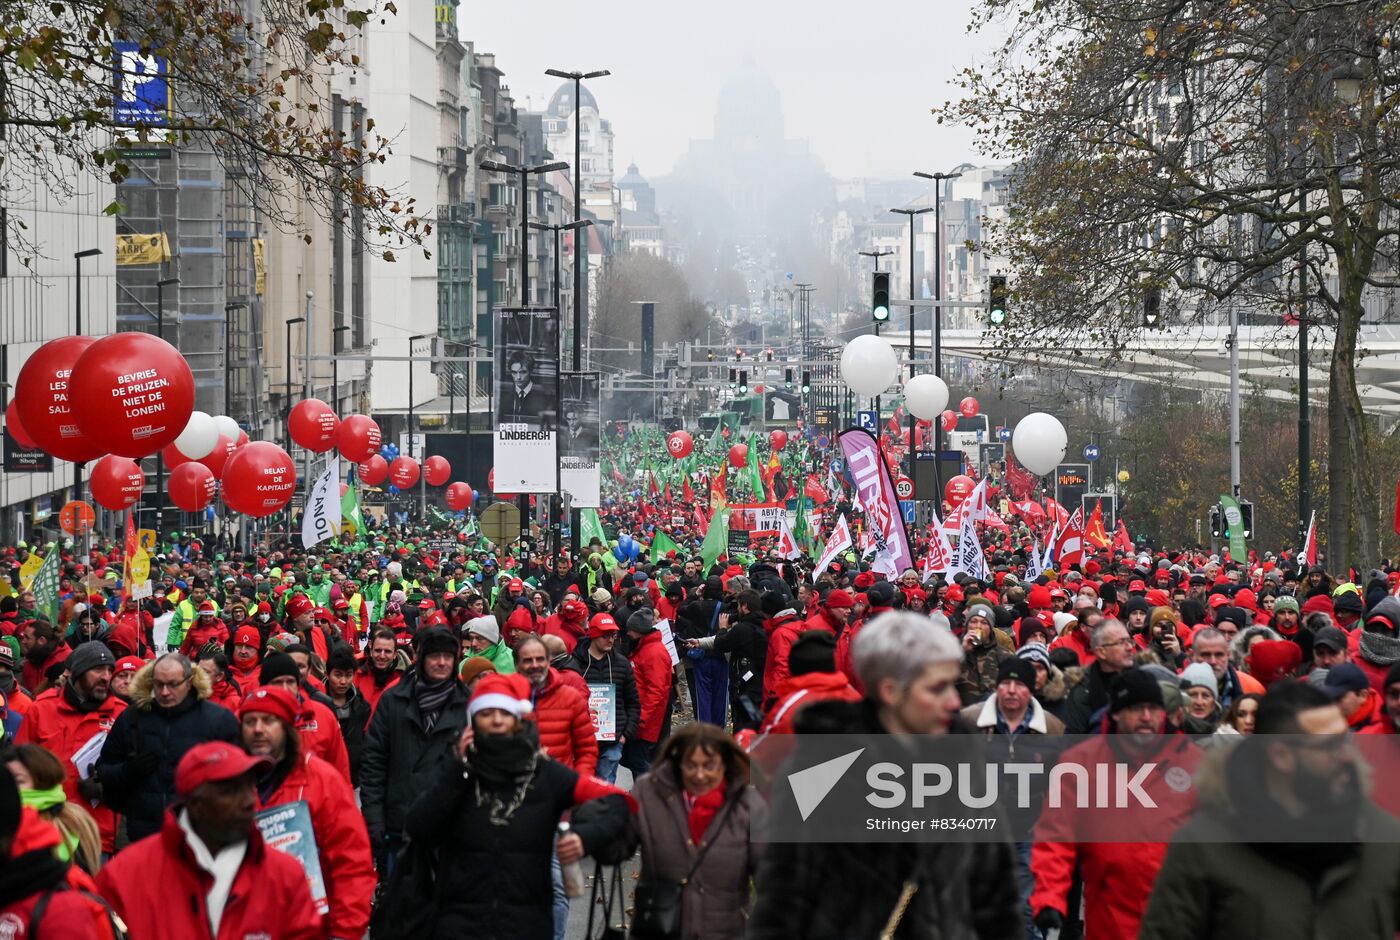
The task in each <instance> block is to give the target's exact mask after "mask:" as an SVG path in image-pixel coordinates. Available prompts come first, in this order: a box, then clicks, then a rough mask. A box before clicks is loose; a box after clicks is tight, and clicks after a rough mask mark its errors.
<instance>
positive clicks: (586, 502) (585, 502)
mask: <svg viewBox="0 0 1400 940" xmlns="http://www.w3.org/2000/svg"><path fill="white" fill-rule="evenodd" d="M559 382H560V386H559V398H560V401H561V402H562V403H563V404H562V408H561V413H562V414H563V418H564V420H563V422H562V423H561V424H560V426H559V438H558V440H559V477H560V483H561V485H562V486H563V488H564V492H565V493H568V494H569V497H570V499H571V500H572V501H573V505H574V507H575V508H578V509H597V508H598V507H599V506H601V505H602V472H601V471H600V469H599V466H598V434H599V429H600V427H601V425H600V422H599V418H598V385H599V382H598V373H596V372H565V373H564V374H563V375H562V376H560V379H559Z"/></svg>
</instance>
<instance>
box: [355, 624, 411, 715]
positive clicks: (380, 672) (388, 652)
mask: <svg viewBox="0 0 1400 940" xmlns="http://www.w3.org/2000/svg"><path fill="white" fill-rule="evenodd" d="M398 652H399V644H398V640H397V638H396V637H395V636H394V631H393V630H391V629H389V628H388V627H384V626H376V627H374V629H372V630H371V631H370V634H369V645H368V646H366V647H365V661H364V663H363V664H362V665H361V666H360V668H359V669H358V670H357V671H356V672H355V688H357V689H359V690H360V694H361V695H363V696H364V697H365V701H366V702H369V707H370V708H371V709H373V708H375V707H377V706H378V705H379V699H380V696H382V695H383V694H384V693H385V692H387V691H389V689H390V688H391V687H392V686H393V685H394V683H396V682H398V681H399V677H400V676H402V675H403V673H401V672H399V671H398V670H397V669H395V668H394V666H395V665H396V661H395V660H396V657H397V656H398Z"/></svg>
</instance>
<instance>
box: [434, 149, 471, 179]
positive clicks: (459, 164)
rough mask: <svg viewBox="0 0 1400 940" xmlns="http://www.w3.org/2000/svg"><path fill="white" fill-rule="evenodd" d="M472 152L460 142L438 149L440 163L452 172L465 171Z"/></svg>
mask: <svg viewBox="0 0 1400 940" xmlns="http://www.w3.org/2000/svg"><path fill="white" fill-rule="evenodd" d="M469 156H470V154H468V153H467V149H466V148H465V147H463V146H461V145H460V144H452V145H450V146H447V147H439V148H438V149H437V158H438V165H439V166H441V167H443V168H444V169H446V170H447V171H448V172H450V173H465V172H466V170H467V159H468V157H469Z"/></svg>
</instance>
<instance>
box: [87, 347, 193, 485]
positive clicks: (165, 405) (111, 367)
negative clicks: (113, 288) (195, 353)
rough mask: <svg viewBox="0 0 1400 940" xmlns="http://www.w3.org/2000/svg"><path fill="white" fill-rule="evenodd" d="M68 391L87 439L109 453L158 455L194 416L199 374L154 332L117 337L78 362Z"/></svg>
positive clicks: (90, 349) (130, 455)
mask: <svg viewBox="0 0 1400 940" xmlns="http://www.w3.org/2000/svg"><path fill="white" fill-rule="evenodd" d="M68 390H69V392H70V394H71V395H72V399H73V403H74V414H75V415H76V416H77V419H78V428H79V430H80V431H82V434H83V437H85V438H87V439H88V441H89V442H90V443H92V444H93V445H94V446H96V447H99V448H101V449H102V451H103V452H105V453H111V454H118V455H120V456H122V457H145V456H147V455H148V454H154V453H155V452H156V451H158V450H160V449H161V448H162V447H164V446H165V445H166V444H169V443H171V442H172V441H174V440H175V439H176V438H177V437H179V436H180V432H181V431H183V430H184V429H185V425H186V424H187V423H188V422H189V420H190V415H191V414H192V413H193V412H194V373H192V372H191V371H190V364H189V363H188V362H186V361H185V357H184V356H182V355H180V351H179V350H178V349H176V348H175V347H174V346H172V345H170V344H169V343H167V342H166V341H165V340H163V339H161V338H160V337H159V336H152V335H151V334H150V333H136V332H129V333H113V334H112V335H111V336H104V337H102V338H101V339H99V340H98V341H97V342H95V343H93V344H92V345H91V346H89V347H88V348H87V349H86V350H85V351H84V352H83V354H82V355H81V356H79V357H78V361H77V362H75V363H74V364H73V374H72V375H71V376H70V377H69V379H68Z"/></svg>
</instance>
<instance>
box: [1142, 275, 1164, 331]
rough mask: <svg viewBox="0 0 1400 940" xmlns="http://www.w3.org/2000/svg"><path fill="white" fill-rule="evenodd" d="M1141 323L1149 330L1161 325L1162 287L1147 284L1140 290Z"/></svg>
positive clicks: (1159, 327) (1158, 327)
mask: <svg viewBox="0 0 1400 940" xmlns="http://www.w3.org/2000/svg"><path fill="white" fill-rule="evenodd" d="M1142 325H1143V326H1145V327H1147V328H1148V329H1149V330H1157V329H1161V327H1162V289H1161V288H1160V287H1156V286H1154V285H1148V286H1146V287H1144V288H1143V292H1142Z"/></svg>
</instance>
